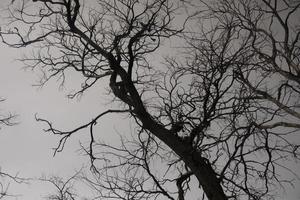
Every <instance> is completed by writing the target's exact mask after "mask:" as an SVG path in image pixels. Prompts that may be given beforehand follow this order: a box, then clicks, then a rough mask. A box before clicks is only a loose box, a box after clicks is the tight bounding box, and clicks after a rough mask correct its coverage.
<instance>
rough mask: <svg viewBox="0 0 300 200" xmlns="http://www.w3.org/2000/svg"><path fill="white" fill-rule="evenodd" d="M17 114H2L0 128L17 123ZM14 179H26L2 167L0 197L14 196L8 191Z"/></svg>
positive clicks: (0, 99)
mask: <svg viewBox="0 0 300 200" xmlns="http://www.w3.org/2000/svg"><path fill="white" fill-rule="evenodd" d="M3 101H4V99H2V98H0V103H2V102H3ZM14 118H15V115H12V114H10V113H9V114H2V113H1V114H0V129H1V127H2V126H13V125H15V124H16V122H15V121H14ZM11 181H13V182H17V183H21V182H24V181H25V179H23V178H20V177H19V176H18V175H15V176H13V175H11V174H8V173H6V172H5V171H3V170H2V169H1V167H0V199H4V198H8V197H14V195H13V194H10V193H9V192H8V188H9V185H10V184H9V183H10V182H11Z"/></svg>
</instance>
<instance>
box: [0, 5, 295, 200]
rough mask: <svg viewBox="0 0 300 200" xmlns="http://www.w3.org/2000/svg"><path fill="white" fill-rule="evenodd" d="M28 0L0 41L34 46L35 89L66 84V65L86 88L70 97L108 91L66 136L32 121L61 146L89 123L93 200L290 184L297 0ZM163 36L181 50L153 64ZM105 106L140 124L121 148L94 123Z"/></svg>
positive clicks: (253, 190)
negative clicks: (97, 108)
mask: <svg viewBox="0 0 300 200" xmlns="http://www.w3.org/2000/svg"><path fill="white" fill-rule="evenodd" d="M33 2H34V3H32V2H27V1H19V2H15V3H16V4H18V6H16V7H15V9H12V10H10V14H11V21H10V22H9V25H8V27H7V29H2V31H1V37H2V40H3V42H4V43H6V44H8V45H9V46H11V47H15V48H20V47H25V46H34V47H35V48H34V50H35V52H34V53H33V55H31V56H29V57H26V58H24V59H22V61H23V62H24V63H25V64H26V66H27V67H29V68H32V69H34V70H35V69H39V70H42V72H43V74H44V76H43V77H42V79H41V82H40V84H41V85H44V84H45V83H47V82H48V81H49V80H50V79H51V78H54V77H59V78H60V80H61V81H62V82H61V84H62V85H63V84H64V82H65V78H67V77H68V75H69V73H70V71H72V70H73V71H75V72H77V73H79V74H81V75H82V79H83V83H82V87H81V88H80V89H78V91H77V92H75V93H72V94H70V95H69V97H70V98H74V97H76V96H78V95H81V94H82V93H84V92H85V91H87V90H88V89H89V88H91V87H93V86H95V85H96V83H97V82H99V81H102V83H103V84H106V86H109V88H110V91H111V92H110V94H109V95H111V96H112V97H114V99H113V101H112V102H111V105H112V106H116V109H109V110H106V111H104V112H102V113H100V114H99V115H98V116H94V117H93V119H92V120H91V121H90V122H87V123H85V124H83V125H80V126H78V127H77V128H74V129H73V130H70V131H61V130H59V129H56V128H55V127H53V126H52V124H51V123H50V122H49V121H48V120H45V119H40V118H37V120H38V121H42V122H45V123H46V124H47V125H48V126H49V129H47V130H46V131H47V132H50V133H53V134H55V135H59V136H60V137H61V140H60V142H59V144H58V147H57V149H56V152H59V151H62V149H63V148H64V144H65V142H66V141H67V140H68V138H70V137H71V136H72V135H73V134H75V133H76V132H78V131H79V130H81V129H85V128H86V129H88V130H89V133H90V134H89V135H90V144H89V145H88V146H87V147H84V150H85V151H86V153H87V154H88V155H89V156H90V158H91V162H92V169H93V172H94V177H93V178H87V177H85V178H84V180H85V181H87V183H88V184H90V186H91V187H93V188H94V189H95V191H97V192H98V194H99V195H98V197H99V198H100V199H101V198H107V199H109V198H118V199H158V198H160V199H161V198H165V199H180V200H183V199H185V198H189V195H190V193H191V194H194V195H195V194H196V195H197V196H199V198H200V197H202V198H203V199H209V200H221V199H222V200H223V199H272V198H276V190H277V189H278V188H285V186H286V184H292V183H293V182H292V178H293V177H294V176H295V174H293V172H292V171H291V170H290V169H289V168H288V167H287V165H286V164H285V162H286V161H288V162H289V161H293V160H298V159H299V143H298V142H297V140H295V138H297V134H299V128H300V123H299V119H300V110H299V103H298V102H299V97H300V85H299V83H300V81H299V80H300V63H299V58H300V55H299V52H300V51H299V50H300V48H299V47H300V46H299V37H300V30H299V28H300V27H299V25H298V24H297V23H296V22H297V16H299V15H298V14H299V7H300V3H299V2H297V1H284V0H272V1H267V0H261V1H253V0H238V1H234V0H224V1H205V0H202V1H191V2H188V3H187V2H185V1H178V2H177V1H168V0H158V1H149V0H148V1H142V0H101V1H95V2H91V1H80V0H34V1H33ZM164 41H165V42H166V41H171V42H172V43H178V44H180V46H182V48H177V50H178V51H177V54H176V56H173V55H174V54H173V53H170V55H169V56H168V57H167V58H165V60H164V62H163V63H162V62H157V60H152V59H151V55H155V56H156V57H158V55H157V54H156V53H157V52H159V51H162V50H161V49H163V48H165V49H168V48H167V47H166V46H165V43H164ZM168 50H169V49H168ZM115 102H118V103H119V104H116V103H115ZM111 113H116V114H119V115H125V116H128V118H129V120H131V121H132V123H134V124H135V125H136V128H135V129H134V133H133V134H132V135H133V139H129V140H127V139H125V138H124V137H121V143H122V145H121V147H115V146H111V145H107V144H106V143H103V142H98V140H97V137H101V136H99V135H98V134H97V132H96V131H95V130H94V128H95V126H97V122H98V121H99V120H101V117H103V116H104V115H108V114H111ZM298 137H299V136H298ZM282 170H285V171H288V172H290V173H291V175H292V176H291V179H289V178H288V177H287V176H286V175H285V176H283V175H282V174H283V173H282ZM195 186H196V187H195ZM198 186H199V187H198ZM193 198H195V197H193Z"/></svg>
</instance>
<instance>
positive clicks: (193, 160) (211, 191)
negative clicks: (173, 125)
mask: <svg viewBox="0 0 300 200" xmlns="http://www.w3.org/2000/svg"><path fill="white" fill-rule="evenodd" d="M138 118H139V119H140V120H141V121H142V123H143V125H144V128H146V129H147V130H149V131H150V132H151V133H152V134H153V135H155V136H156V137H157V138H159V139H160V140H161V141H163V142H164V143H165V144H166V145H167V146H169V147H170V148H171V149H172V150H173V151H174V152H175V153H176V154H177V155H178V156H179V157H180V158H181V159H182V160H183V161H184V162H185V164H186V165H187V166H188V167H189V168H190V169H191V170H192V172H193V173H194V175H195V176H196V177H197V179H198V181H199V183H200V185H201V186H202V188H203V191H204V193H205V194H206V196H207V198H208V199H209V200H227V199H228V198H227V197H226V195H225V193H224V191H223V188H222V186H221V184H220V181H219V180H218V178H217V176H216V173H215V171H214V170H213V169H212V167H211V165H210V163H208V162H207V161H206V159H205V158H203V157H202V156H201V155H200V153H199V152H196V151H194V150H193V149H192V147H191V146H190V145H189V144H188V143H187V142H185V141H183V140H182V139H180V138H179V137H178V136H176V135H174V134H172V133H170V131H169V130H167V129H166V128H165V127H164V126H161V125H159V124H158V123H156V122H155V121H154V120H153V119H152V118H151V116H150V115H149V114H148V113H143V115H138Z"/></svg>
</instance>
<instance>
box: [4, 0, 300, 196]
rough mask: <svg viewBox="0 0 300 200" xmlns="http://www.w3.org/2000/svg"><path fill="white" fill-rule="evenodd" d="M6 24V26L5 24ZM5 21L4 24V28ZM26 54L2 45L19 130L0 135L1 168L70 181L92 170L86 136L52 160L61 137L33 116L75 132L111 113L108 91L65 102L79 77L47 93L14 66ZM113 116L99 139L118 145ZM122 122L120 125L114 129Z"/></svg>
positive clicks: (30, 190)
mask: <svg viewBox="0 0 300 200" xmlns="http://www.w3.org/2000/svg"><path fill="white" fill-rule="evenodd" d="M7 2H9V1H8V0H1V1H0V8H5V5H7ZM2 22H3V21H2ZM2 22H1V23H2ZM24 52H26V50H25V49H11V48H8V47H6V46H5V45H3V44H0V61H1V62H0V97H2V98H5V99H6V101H5V102H2V103H1V104H0V112H1V113H8V112H11V113H13V114H16V115H17V117H16V118H15V121H16V122H18V125H16V126H13V127H1V130H0V167H1V170H2V171H5V172H8V173H10V174H13V175H14V174H16V173H19V175H20V176H23V177H36V178H38V177H40V176H41V175H42V174H48V175H49V174H55V175H61V176H65V177H67V176H70V175H72V174H73V173H74V170H76V169H80V168H81V167H82V166H86V165H88V164H89V163H88V159H87V158H86V157H84V156H82V155H80V152H79V151H78V149H79V148H80V146H79V140H81V141H82V142H83V143H84V142H87V141H85V134H86V133H85V132H80V133H79V134H77V136H76V137H73V138H72V139H71V140H70V141H68V143H67V145H66V148H65V150H64V151H63V152H62V153H59V154H57V155H56V156H55V157H53V149H52V148H53V147H55V146H56V145H57V142H58V139H59V138H58V137H55V136H53V135H48V134H45V133H44V132H43V130H42V129H43V128H46V126H45V125H44V124H41V123H38V122H36V121H35V119H34V115H35V114H38V116H40V117H43V118H46V119H49V120H50V121H53V123H54V124H55V125H56V126H57V127H60V128H62V129H71V128H74V125H76V124H77V125H78V124H81V123H84V122H87V121H88V120H90V119H91V118H92V117H93V116H95V115H96V114H97V113H100V112H102V111H104V110H105V109H107V108H108V106H105V103H107V102H108V100H107V99H103V95H101V94H103V93H105V89H104V88H103V87H101V86H100V85H99V87H95V88H93V89H92V90H90V91H89V92H87V93H86V94H85V95H84V96H83V97H82V98H81V99H80V100H69V99H67V98H66V94H67V93H68V91H71V90H72V89H73V85H76V84H78V82H76V77H75V78H73V79H72V80H70V81H69V82H68V84H67V85H66V87H65V88H64V89H59V87H58V84H57V83H56V82H55V81H52V82H50V83H49V84H48V85H47V86H45V87H43V88H37V87H33V86H32V85H33V84H35V83H36V81H37V80H38V78H39V75H38V73H32V72H31V71H26V70H24V69H23V68H22V67H23V66H22V63H21V62H18V61H16V60H15V59H16V58H20V57H21V55H22V54H23V53H24ZM116 121H117V120H116V118H115V116H114V117H113V118H109V117H106V118H105V119H103V121H101V123H103V124H101V130H99V132H100V135H101V138H102V139H104V140H109V141H114V140H116V138H117V136H116V134H115V132H116V131H120V130H122V129H124V127H126V126H127V125H128V124H126V122H122V123H120V122H119V121H117V122H116ZM116 123H118V126H117V125H116ZM298 186H299V185H296V188H295V189H290V190H287V197H286V199H287V200H298V199H299V198H300V191H299V188H298ZM48 190H49V185H47V184H44V183H43V184H41V183H39V182H33V183H32V184H29V185H24V184H22V185H17V184H12V185H11V187H10V191H11V192H13V193H14V194H20V195H22V196H19V197H17V199H22V200H39V199H42V197H43V196H45V195H46V194H47V192H48Z"/></svg>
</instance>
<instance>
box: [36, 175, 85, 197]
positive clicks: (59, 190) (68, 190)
mask: <svg viewBox="0 0 300 200" xmlns="http://www.w3.org/2000/svg"><path fill="white" fill-rule="evenodd" d="M80 173H81V171H78V172H76V173H75V174H74V175H72V176H71V177H69V178H67V179H66V180H64V179H63V178H61V177H59V176H54V175H53V176H50V177H49V178H48V177H46V176H44V177H42V178H40V179H39V180H40V181H42V182H46V183H50V184H51V186H53V187H54V188H55V191H54V192H53V193H51V194H48V195H47V196H46V197H45V199H47V200H75V199H77V197H78V195H77V194H76V193H77V192H76V191H75V186H74V185H75V182H76V179H77V178H78V176H79V174H80Z"/></svg>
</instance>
